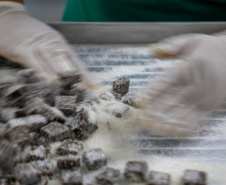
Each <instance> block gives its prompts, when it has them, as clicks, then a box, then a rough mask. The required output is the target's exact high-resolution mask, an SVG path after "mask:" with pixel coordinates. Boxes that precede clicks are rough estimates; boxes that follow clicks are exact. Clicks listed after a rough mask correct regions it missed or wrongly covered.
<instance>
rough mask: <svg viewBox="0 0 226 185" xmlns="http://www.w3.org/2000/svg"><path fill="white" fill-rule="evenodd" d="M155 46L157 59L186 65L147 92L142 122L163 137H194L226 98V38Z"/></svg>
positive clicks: (196, 37) (186, 38) (189, 38)
mask: <svg viewBox="0 0 226 185" xmlns="http://www.w3.org/2000/svg"><path fill="white" fill-rule="evenodd" d="M153 46H154V56H155V57H158V58H166V57H170V56H174V57H175V56H176V57H178V58H180V59H183V60H185V62H183V63H181V64H179V65H178V66H175V67H174V69H173V70H171V71H169V72H167V74H166V75H163V77H162V78H160V79H159V80H157V81H156V84H155V85H154V86H152V87H150V88H149V89H148V90H147V92H145V95H144V98H143V104H144V108H145V109H144V110H145V111H144V115H142V116H141V119H142V121H143V122H142V123H143V125H144V126H145V127H146V128H149V129H152V130H153V131H155V132H156V133H157V134H160V135H170V136H187V135H190V134H191V133H192V131H194V130H195V128H196V126H197V124H198V122H199V121H200V120H201V119H203V118H204V116H206V114H208V113H210V112H211V111H213V110H214V109H216V108H217V107H218V106H219V105H220V104H221V103H222V102H223V100H224V98H225V97H226V96H225V95H226V36H219V37H218V36H210V35H204V34H190V35H181V36H177V37H172V38H170V39H166V40H163V41H162V42H160V43H159V44H156V45H153Z"/></svg>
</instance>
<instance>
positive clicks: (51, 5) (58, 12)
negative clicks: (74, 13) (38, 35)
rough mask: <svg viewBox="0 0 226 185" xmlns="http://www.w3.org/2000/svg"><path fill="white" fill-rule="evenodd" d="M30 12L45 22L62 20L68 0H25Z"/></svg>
mask: <svg viewBox="0 0 226 185" xmlns="http://www.w3.org/2000/svg"><path fill="white" fill-rule="evenodd" d="M24 1H25V5H26V8H27V10H28V11H29V13H30V14H31V15H32V16H33V17H36V18H38V19H39V20H42V21H44V22H54V21H61V20H62V16H63V12H64V9H65V6H66V3H67V0H38V1H37V0H24Z"/></svg>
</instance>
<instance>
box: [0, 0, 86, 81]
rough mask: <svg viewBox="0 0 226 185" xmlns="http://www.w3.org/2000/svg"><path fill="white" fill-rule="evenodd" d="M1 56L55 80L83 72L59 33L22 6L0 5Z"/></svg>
mask: <svg viewBox="0 0 226 185" xmlns="http://www.w3.org/2000/svg"><path fill="white" fill-rule="evenodd" d="M0 26H1V29H0V38H1V42H0V55H2V56H4V57H6V58H7V59H10V60H12V61H14V62H17V63H19V64H21V65H23V66H25V67H28V68H33V69H35V70H36V71H38V72H39V73H40V74H41V75H43V76H45V77H50V78H55V76H56V73H57V72H62V71H67V70H73V69H77V70H78V71H79V72H81V73H83V75H84V79H85V81H87V83H89V80H88V79H87V77H86V76H85V70H84V68H83V66H82V65H81V63H80V62H79V59H78V58H77V57H76V54H75V53H74V52H73V51H72V49H71V48H70V46H69V44H68V43H67V41H66V40H65V39H64V38H63V36H62V35H61V34H59V33H58V32H57V31H55V30H54V29H52V28H51V27H49V26H47V25H46V24H44V23H42V22H40V21H38V20H36V19H35V18H33V17H31V16H29V15H28V14H27V12H26V11H25V9H24V6H23V5H22V4H19V3H14V2H0Z"/></svg>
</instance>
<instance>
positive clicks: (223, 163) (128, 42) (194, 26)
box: [50, 22, 226, 185]
mask: <svg viewBox="0 0 226 185" xmlns="http://www.w3.org/2000/svg"><path fill="white" fill-rule="evenodd" d="M50 25H51V26H53V27H54V28H55V29H57V30H58V31H60V32H61V33H63V35H64V36H65V37H66V38H67V39H68V40H69V42H71V43H72V44H75V45H74V48H75V51H76V52H77V54H78V56H79V58H80V59H81V60H82V61H83V62H84V63H85V65H86V66H87V68H88V69H89V71H90V72H91V73H93V74H96V75H98V76H101V77H102V83H103V84H105V85H111V84H112V81H113V80H115V79H117V78H119V77H120V76H127V77H128V78H130V79H131V91H133V92H137V91H139V90H142V88H144V87H145V85H146V84H147V83H148V81H150V80H152V79H155V78H156V77H158V76H159V75H161V74H163V73H164V71H165V70H167V68H168V67H172V66H173V65H175V61H172V60H162V61H161V60H157V59H155V58H153V57H151V56H150V55H149V52H150V51H149V47H148V44H149V43H152V42H157V41H158V40H160V39H163V38H165V37H169V36H174V35H178V34H184V33H206V34H211V33H215V32H219V31H223V30H226V23H225V22H220V23H217V22H215V23H210V22H202V23H52V24H50ZM130 142H131V143H133V147H134V150H136V151H137V152H138V153H140V154H142V156H143V157H142V158H143V159H147V160H148V162H149V168H150V170H155V171H164V172H168V173H170V174H171V176H172V184H173V185H177V184H181V177H182V175H183V171H184V170H185V169H195V170H202V171H206V172H207V173H208V183H209V184H211V185H214V184H215V185H224V184H226V176H225V174H226V157H225V156H226V103H225V104H223V105H222V107H221V108H220V109H219V110H216V111H215V112H213V113H212V114H211V115H209V117H208V118H207V119H206V120H204V121H203V123H202V125H201V127H200V128H199V129H197V131H196V132H195V133H194V135H193V136H191V137H189V138H164V137H160V136H156V135H153V134H152V133H151V131H143V132H141V133H138V134H137V135H136V136H131V138H130Z"/></svg>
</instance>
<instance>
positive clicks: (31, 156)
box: [27, 145, 49, 162]
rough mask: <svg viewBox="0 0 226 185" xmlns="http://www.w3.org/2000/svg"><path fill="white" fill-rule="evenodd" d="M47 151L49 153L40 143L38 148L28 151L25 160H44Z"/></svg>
mask: <svg viewBox="0 0 226 185" xmlns="http://www.w3.org/2000/svg"><path fill="white" fill-rule="evenodd" d="M48 153H49V149H47V148H45V147H44V146H42V145H41V146H39V147H38V148H35V149H33V150H31V151H30V152H29V153H28V156H27V161H28V162H30V161H37V160H44V159H46V158H47V156H48Z"/></svg>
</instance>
